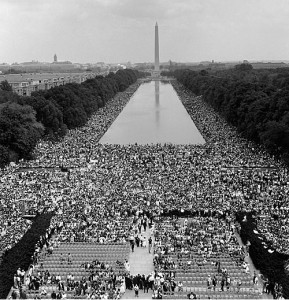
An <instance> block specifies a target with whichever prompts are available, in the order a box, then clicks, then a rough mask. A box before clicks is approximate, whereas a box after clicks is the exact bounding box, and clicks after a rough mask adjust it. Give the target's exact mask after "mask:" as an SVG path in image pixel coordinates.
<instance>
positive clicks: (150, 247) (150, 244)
mask: <svg viewBox="0 0 289 300" xmlns="http://www.w3.org/2000/svg"><path fill="white" fill-rule="evenodd" d="M152 246H153V239H152V237H151V236H150V238H149V253H151V249H152Z"/></svg>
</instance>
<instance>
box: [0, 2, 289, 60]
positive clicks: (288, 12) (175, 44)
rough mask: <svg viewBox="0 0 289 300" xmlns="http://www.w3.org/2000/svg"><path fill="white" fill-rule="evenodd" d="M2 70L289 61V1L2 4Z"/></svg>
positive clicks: (0, 4) (0, 25) (0, 33)
mask: <svg viewBox="0 0 289 300" xmlns="http://www.w3.org/2000/svg"><path fill="white" fill-rule="evenodd" d="M0 20H1V21H0V41H1V46H0V63H2V62H7V63H13V62H19V63H20V62H24V61H31V60H38V61H47V62H52V60H53V56H54V54H55V53H56V54H57V56H58V60H60V61H64V60H69V61H72V62H80V63H86V62H91V63H95V62H98V61H104V62H106V63H114V62H127V61H131V62H152V61H153V60H154V26H155V22H156V21H157V22H158V25H159V38H160V61H161V62H164V61H168V60H170V59H171V60H173V61H178V62H188V61H190V62H199V61H203V60H213V59H214V60H215V61H231V60H234V61H236V60H237V61H238V60H241V61H242V60H244V59H247V60H289V0H0Z"/></svg>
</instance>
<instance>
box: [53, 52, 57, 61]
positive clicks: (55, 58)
mask: <svg viewBox="0 0 289 300" xmlns="http://www.w3.org/2000/svg"><path fill="white" fill-rule="evenodd" d="M53 61H54V62H55V63H56V62H57V55H56V54H54V60H53Z"/></svg>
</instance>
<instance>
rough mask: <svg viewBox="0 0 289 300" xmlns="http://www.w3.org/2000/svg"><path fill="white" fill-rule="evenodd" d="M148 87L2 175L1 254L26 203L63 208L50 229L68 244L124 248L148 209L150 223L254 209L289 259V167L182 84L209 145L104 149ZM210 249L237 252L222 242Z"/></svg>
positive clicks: (14, 237)
mask: <svg viewBox="0 0 289 300" xmlns="http://www.w3.org/2000/svg"><path fill="white" fill-rule="evenodd" d="M139 84H140V83H137V84H134V85H133V86H131V87H130V88H129V89H128V90H127V91H126V92H122V93H119V94H118V95H117V96H116V97H115V98H114V99H112V100H110V101H108V103H107V104H106V106H105V107H103V108H101V109H99V110H98V111H97V112H96V114H95V115H93V116H92V118H91V119H90V120H89V121H88V123H87V124H86V125H85V126H83V127H81V128H78V129H75V130H70V131H69V132H68V134H67V135H66V136H65V137H64V139H63V140H61V141H59V142H51V141H42V142H41V143H39V144H38V146H37V148H36V150H35V156H36V159H35V160H32V161H22V162H20V163H19V164H17V165H15V164H11V165H9V166H7V167H5V168H4V169H2V170H0V182H1V184H0V195H1V220H0V232H1V240H0V245H1V250H3V251H4V250H7V249H9V248H11V247H12V246H13V245H14V244H15V243H17V241H19V239H20V238H21V237H22V236H23V234H24V233H25V232H26V231H27V229H28V228H29V226H30V224H29V222H27V221H25V220H23V219H22V215H23V200H25V203H26V205H28V206H29V207H30V208H33V209H34V210H35V211H42V210H43V209H44V208H48V209H49V210H54V211H55V216H54V217H53V219H52V225H51V226H59V227H60V228H61V229H62V230H61V235H60V237H61V238H60V241H87V242H99V243H110V242H125V241H126V240H127V239H128V238H129V234H130V232H131V230H132V224H133V222H134V221H135V218H136V217H138V215H139V214H142V213H143V212H145V214H146V215H147V216H148V218H153V217H157V216H159V215H160V214H167V213H169V212H170V211H174V210H178V211H190V212H192V213H194V212H200V213H207V214H209V215H215V214H218V215H219V216H224V217H225V218H226V219H233V218H234V213H235V212H236V211H240V210H243V211H255V212H256V214H257V215H258V216H262V217H260V218H258V230H259V231H260V232H263V233H264V235H266V237H267V238H268V239H269V240H271V241H272V248H273V249H274V250H276V251H281V252H287V251H288V249H289V248H288V244H289V239H288V234H289V232H288V226H287V225H288V220H287V213H288V209H289V203H288V196H286V195H288V192H289V179H288V170H287V169H286V168H285V167H284V166H283V165H282V163H281V162H280V161H278V160H277V159H275V158H274V157H272V156H270V155H269V154H268V153H266V152H265V151H264V150H263V149H262V148H261V147H260V146H257V145H255V144H253V143H251V142H249V141H248V140H245V139H243V138H242V137H241V136H240V135H239V134H238V133H237V132H236V130H234V128H232V127H230V126H229V125H228V124H227V123H226V122H225V121H224V120H223V119H222V118H220V117H219V116H218V115H217V114H216V113H215V112H214V111H213V110H212V109H211V108H210V107H209V106H208V105H207V104H205V103H204V102H203V101H202V99H201V97H194V96H193V95H191V94H190V93H189V92H187V91H186V90H184V89H183V88H182V86H181V85H180V84H178V83H177V82H173V83H172V84H173V86H174V88H175V90H176V91H177V93H178V95H179V97H180V99H181V100H182V102H183V104H184V105H185V107H186V109H187V111H188V113H189V114H190V115H191V117H192V119H193V120H194V122H195V124H196V126H197V127H198V129H199V130H200V132H201V133H202V135H203V137H204V138H205V139H206V144H205V145H172V144H155V145H147V146H140V145H137V144H134V145H128V146H121V145H107V144H99V139H100V138H101V136H102V135H103V134H104V133H105V131H106V130H107V129H108V127H109V126H110V125H111V124H112V122H113V121H114V119H115V118H116V117H117V116H118V114H119V113H120V112H121V110H122V109H123V107H124V106H125V104H126V103H127V102H128V101H129V98H130V96H131V95H132V94H133V92H134V91H136V89H137V88H138V86H139ZM20 200H21V201H20ZM26 209H27V208H26ZM196 226H197V225H196ZM192 234H193V231H192ZM207 246H208V245H207ZM210 247H211V248H214V247H217V248H218V247H226V250H229V251H235V250H236V249H235V246H234V244H226V245H222V244H220V240H218V239H217V240H212V241H211V244H210ZM206 248H207V249H210V248H209V246H208V247H206Z"/></svg>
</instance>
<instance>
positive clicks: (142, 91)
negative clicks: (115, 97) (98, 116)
mask: <svg viewBox="0 0 289 300" xmlns="http://www.w3.org/2000/svg"><path fill="white" fill-rule="evenodd" d="M99 142H100V143H101V144H120V145H128V144H135V143H137V144H141V145H145V144H157V143H161V144H164V143H172V144H178V145H179V144H181V145H184V144H204V143H205V140H204V139H203V137H202V135H201V134H200V132H199V131H198V129H197V128H196V126H195V124H194V122H193V120H192V119H191V117H190V116H189V114H188V113H187V111H186V109H185V108H184V106H183V104H182V102H181V101H180V99H179V98H178V95H177V93H176V92H175V90H174V89H173V87H172V85H171V84H170V83H164V82H160V81H158V80H156V81H151V82H149V83H144V84H142V85H141V86H140V87H139V89H138V90H137V91H136V92H135V94H134V95H133V96H132V98H131V99H130V101H129V102H128V104H127V105H126V106H125V108H124V109H123V111H122V112H121V113H120V114H119V116H118V117H117V118H116V120H115V121H114V122H113V124H112V125H111V126H110V128H109V129H108V130H107V132H106V133H105V134H104V136H103V137H102V138H101V139H100V141H99Z"/></svg>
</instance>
